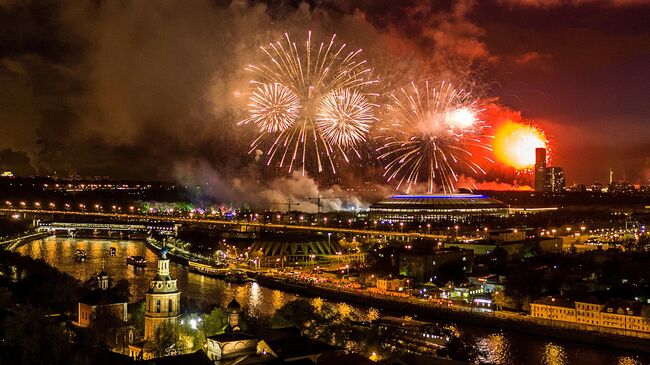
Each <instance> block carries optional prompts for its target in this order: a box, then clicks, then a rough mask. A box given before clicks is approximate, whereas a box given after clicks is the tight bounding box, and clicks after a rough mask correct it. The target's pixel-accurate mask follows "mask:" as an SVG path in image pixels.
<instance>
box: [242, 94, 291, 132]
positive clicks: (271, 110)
mask: <svg viewBox="0 0 650 365" xmlns="http://www.w3.org/2000/svg"><path fill="white" fill-rule="evenodd" d="M248 111H249V118H248V119H247V120H246V121H245V122H246V123H249V122H253V123H255V125H256V126H257V127H258V128H259V129H260V130H261V131H262V132H263V133H278V132H284V131H286V130H287V129H289V128H290V127H291V126H292V125H293V123H294V122H295V121H296V119H297V118H298V113H299V112H300V104H299V103H298V96H297V95H296V94H295V93H294V92H293V91H291V90H290V89H289V88H287V87H286V86H283V85H281V84H260V85H258V86H257V88H256V89H255V90H254V91H253V92H252V93H251V96H250V103H249V104H248Z"/></svg>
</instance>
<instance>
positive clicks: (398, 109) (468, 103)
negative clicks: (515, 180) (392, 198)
mask: <svg viewBox="0 0 650 365" xmlns="http://www.w3.org/2000/svg"><path fill="white" fill-rule="evenodd" d="M387 109H388V110H387V117H386V118H385V121H384V122H383V125H382V126H381V127H380V128H379V135H380V139H382V140H383V145H382V146H381V147H379V148H378V149H377V151H378V153H379V159H380V160H382V161H384V162H385V163H386V165H385V166H384V167H385V172H384V176H386V177H387V178H388V180H389V181H391V180H395V181H397V188H398V189H399V188H400V187H401V186H402V185H404V184H406V185H407V191H409V190H410V189H411V187H412V186H413V185H415V184H418V183H421V182H426V184H427V191H428V192H429V193H432V192H433V191H434V187H435V186H436V184H439V185H440V186H442V189H443V190H444V191H445V192H453V191H454V185H455V183H456V182H457V181H458V175H459V172H457V171H460V170H461V169H465V168H468V169H469V170H470V171H472V172H473V173H475V174H476V173H479V172H480V173H483V174H485V171H484V170H483V169H482V168H481V166H479V164H478V163H477V162H476V160H477V158H479V159H480V158H483V159H486V160H488V161H490V162H492V161H491V160H490V159H489V158H488V157H486V156H484V155H483V154H482V153H477V152H481V151H485V150H490V147H489V145H487V144H485V143H484V142H483V139H484V137H485V136H484V132H485V129H486V126H485V124H484V122H483V121H482V120H480V119H479V118H478V113H479V112H480V109H479V105H478V104H477V102H476V101H475V100H474V99H472V97H471V95H470V93H468V92H466V91H465V90H462V89H454V88H453V87H452V85H451V84H450V83H445V82H442V83H441V84H440V85H439V87H438V88H436V87H433V86H431V85H429V83H428V82H426V83H425V84H424V85H423V86H422V87H418V86H417V85H416V84H415V83H411V85H410V87H408V88H402V89H400V90H398V91H396V92H395V93H393V94H392V95H391V96H390V102H389V104H388V107H387ZM476 155H478V156H476Z"/></svg>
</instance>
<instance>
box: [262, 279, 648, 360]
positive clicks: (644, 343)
mask: <svg viewBox="0 0 650 365" xmlns="http://www.w3.org/2000/svg"><path fill="white" fill-rule="evenodd" d="M257 282H258V283H259V284H260V285H262V286H265V287H267V288H271V289H278V290H283V291H287V292H291V293H295V294H300V295H305V296H311V297H321V298H327V299H331V300H336V301H344V302H349V303H353V304H357V305H363V306H367V307H374V308H379V309H383V310H387V311H392V312H397V313H404V314H411V315H416V316H418V318H423V319H428V320H434V321H435V320H440V321H449V322H460V323H465V324H471V325H478V326H482V327H489V328H495V329H503V330H508V331H513V332H517V333H523V334H529V335H534V336H542V337H548V338H557V339H562V340H567V341H573V342H577V343H582V344H587V345H592V346H600V347H607V348H612V349H618V350H625V351H636V352H644V353H650V340H648V339H641V338H635V337H629V336H616V335H611V334H605V333H592V332H586V331H577V330H574V329H569V328H562V327H556V326H549V325H542V324H537V323H533V322H530V321H528V320H515V319H509V318H503V317H497V316H496V315H494V316H492V317H491V316H489V315H486V314H483V313H481V314H479V313H476V312H470V311H466V310H453V309H451V308H445V307H439V308H437V307H431V306H426V307H425V306H424V305H418V304H416V303H408V302H402V301H394V300H390V299H389V298H382V297H377V296H372V295H365V294H361V293H351V292H347V291H343V290H334V289H328V288H323V287H318V286H306V285H297V284H293V283H289V282H284V281H280V280H277V279H275V278H271V277H267V276H263V275H261V276H259V277H258V278H257Z"/></svg>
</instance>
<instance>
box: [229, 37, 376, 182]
mask: <svg viewBox="0 0 650 365" xmlns="http://www.w3.org/2000/svg"><path fill="white" fill-rule="evenodd" d="M262 51H263V52H264V54H265V55H266V56H267V60H266V62H264V63H262V64H260V65H249V66H248V67H247V70H248V71H250V72H252V73H253V75H254V78H253V80H252V81H251V88H252V92H251V94H250V98H249V105H248V118H246V119H244V120H242V121H241V122H240V123H239V124H249V123H253V124H255V125H256V127H257V128H258V130H259V132H260V134H259V136H258V137H257V138H256V139H255V140H254V141H253V143H251V152H252V151H254V150H256V149H258V148H262V146H263V145H267V144H268V145H269V146H270V147H268V148H267V149H266V155H267V158H268V159H267V164H271V163H272V162H273V161H276V162H278V163H279V165H280V167H281V168H284V167H287V168H288V171H289V172H291V171H293V170H296V169H298V168H300V169H301V170H302V173H303V174H304V173H305V169H306V166H307V165H314V166H315V167H316V169H317V171H318V172H322V171H323V169H324V168H325V165H329V166H330V168H331V170H332V171H333V172H336V168H335V162H334V159H335V156H336V154H337V153H339V152H340V153H341V155H342V156H343V157H344V158H345V160H346V161H347V160H348V156H347V152H346V151H350V150H353V151H355V152H356V154H357V155H358V152H357V146H358V145H359V143H361V142H363V141H365V139H366V135H367V133H368V130H369V128H370V124H371V123H372V122H373V121H374V120H375V118H374V115H373V107H374V106H375V105H374V104H371V103H370V102H369V101H368V98H369V97H371V96H372V94H369V93H368V92H367V89H368V86H369V85H371V84H373V83H375V82H376V80H375V79H372V77H371V70H370V68H368V67H367V64H366V61H365V60H362V59H360V53H361V50H351V49H349V47H347V46H346V45H345V44H340V45H339V44H337V43H336V35H334V36H332V38H331V39H330V40H329V41H328V42H312V36H311V32H309V33H308V37H307V40H305V41H304V42H302V43H295V42H293V41H292V40H291V38H290V37H289V35H288V34H285V40H284V42H275V43H270V44H269V45H268V46H267V47H262Z"/></svg>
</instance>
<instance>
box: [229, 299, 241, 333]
mask: <svg viewBox="0 0 650 365" xmlns="http://www.w3.org/2000/svg"><path fill="white" fill-rule="evenodd" d="M239 312H241V305H239V302H237V300H236V299H234V298H233V300H231V301H230V303H228V327H226V332H237V331H239V330H241V328H239Z"/></svg>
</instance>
